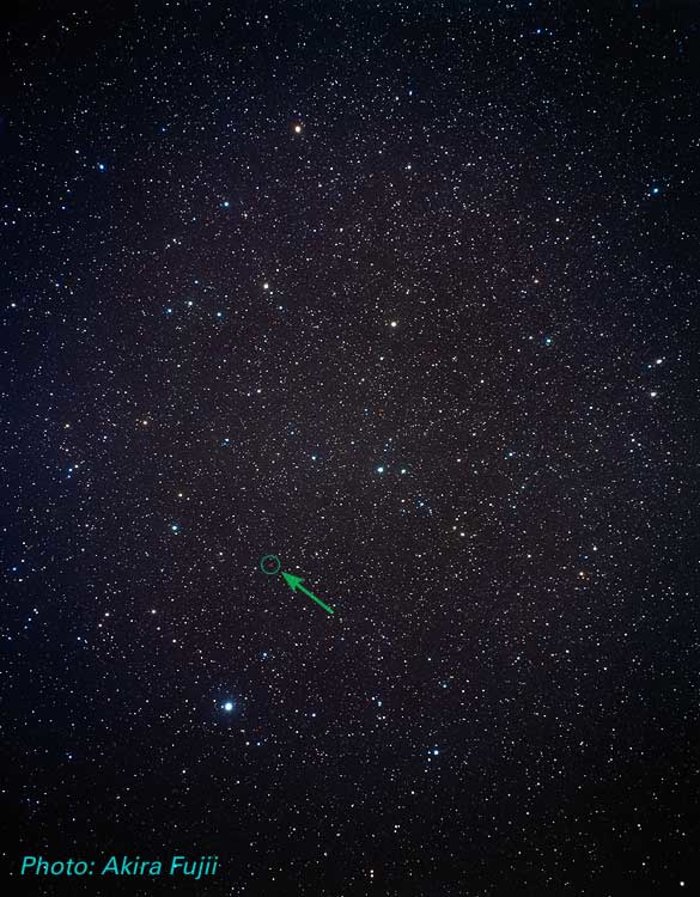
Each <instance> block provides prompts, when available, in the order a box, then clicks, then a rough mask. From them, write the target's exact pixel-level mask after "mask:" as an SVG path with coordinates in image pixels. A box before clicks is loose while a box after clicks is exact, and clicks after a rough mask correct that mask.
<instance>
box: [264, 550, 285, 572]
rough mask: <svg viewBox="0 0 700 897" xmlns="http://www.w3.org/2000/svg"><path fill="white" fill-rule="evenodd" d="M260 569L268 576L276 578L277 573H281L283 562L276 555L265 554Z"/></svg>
mask: <svg viewBox="0 0 700 897" xmlns="http://www.w3.org/2000/svg"><path fill="white" fill-rule="evenodd" d="M266 565H267V566H266ZM260 569H261V570H262V572H263V573H265V574H266V575H267V576H274V575H275V573H279V572H280V570H281V569H282V561H281V560H280V559H279V558H278V557H277V555H276V554H264V555H263V556H262V557H261V558H260Z"/></svg>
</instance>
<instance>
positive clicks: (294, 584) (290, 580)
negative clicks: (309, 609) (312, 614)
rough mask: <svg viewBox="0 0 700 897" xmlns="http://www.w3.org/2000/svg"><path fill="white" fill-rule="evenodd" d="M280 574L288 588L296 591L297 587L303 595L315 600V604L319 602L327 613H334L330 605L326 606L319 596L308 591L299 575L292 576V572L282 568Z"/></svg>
mask: <svg viewBox="0 0 700 897" xmlns="http://www.w3.org/2000/svg"><path fill="white" fill-rule="evenodd" d="M282 576H283V577H284V581H285V582H286V583H287V585H288V586H289V588H290V589H291V590H292V591H293V592H296V591H297V589H298V590H299V591H300V592H303V593H304V594H305V595H308V597H309V598H311V600H312V601H315V602H316V604H320V605H321V607H322V608H323V609H324V610H325V611H326V612H327V613H329V614H332V613H334V611H333V608H332V607H328V605H327V604H324V603H323V601H321V599H320V598H317V597H316V596H315V595H314V593H313V592H310V591H309V590H308V589H307V588H306V586H303V585H302V582H304V580H303V579H302V578H301V577H299V576H294V574H292V573H285V572H284V570H283V571H282Z"/></svg>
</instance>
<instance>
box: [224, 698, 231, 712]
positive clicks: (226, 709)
mask: <svg viewBox="0 0 700 897" xmlns="http://www.w3.org/2000/svg"><path fill="white" fill-rule="evenodd" d="M224 710H225V711H226V713H230V712H231V711H232V710H233V701H226V703H225V704H224Z"/></svg>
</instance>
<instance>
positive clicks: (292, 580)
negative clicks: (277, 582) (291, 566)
mask: <svg viewBox="0 0 700 897" xmlns="http://www.w3.org/2000/svg"><path fill="white" fill-rule="evenodd" d="M282 576H283V577H284V581H285V582H286V583H287V585H288V586H289V588H290V589H291V590H292V591H293V592H296V590H297V589H298V588H299V586H300V585H301V583H302V582H304V580H303V579H302V578H301V577H300V576H294V574H293V573H285V571H284V570H283V571H282Z"/></svg>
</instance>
